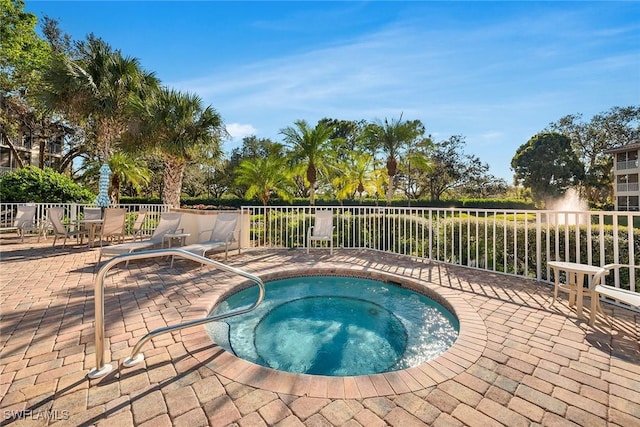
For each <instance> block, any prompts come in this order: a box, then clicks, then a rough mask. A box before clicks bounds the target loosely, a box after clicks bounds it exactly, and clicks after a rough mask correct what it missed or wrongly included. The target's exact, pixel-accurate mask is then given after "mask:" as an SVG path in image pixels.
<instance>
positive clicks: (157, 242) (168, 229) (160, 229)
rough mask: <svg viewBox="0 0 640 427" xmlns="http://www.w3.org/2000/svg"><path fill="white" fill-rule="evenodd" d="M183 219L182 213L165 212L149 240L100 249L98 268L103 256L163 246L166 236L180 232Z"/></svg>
mask: <svg viewBox="0 0 640 427" xmlns="http://www.w3.org/2000/svg"><path fill="white" fill-rule="evenodd" d="M181 218H182V214H181V213H175V212H165V213H163V214H162V215H161V216H160V222H158V226H157V227H156V229H155V230H154V232H153V234H152V235H151V237H150V238H149V239H147V240H140V241H138V242H127V243H122V244H119V245H112V246H105V247H102V248H100V254H99V255H98V262H97V263H96V268H97V267H98V266H99V265H100V260H101V259H102V256H103V255H113V256H116V255H121V254H128V253H131V252H135V251H144V250H149V249H152V248H153V247H155V246H162V243H163V240H164V236H165V234H173V233H175V232H176V230H178V225H179V224H180V219H181ZM127 263H128V262H127Z"/></svg>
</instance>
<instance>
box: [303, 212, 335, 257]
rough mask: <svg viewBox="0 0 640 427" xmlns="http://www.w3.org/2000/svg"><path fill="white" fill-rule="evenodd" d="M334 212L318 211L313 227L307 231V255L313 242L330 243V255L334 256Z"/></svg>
mask: <svg viewBox="0 0 640 427" xmlns="http://www.w3.org/2000/svg"><path fill="white" fill-rule="evenodd" d="M333 229H334V226H333V211H330V210H323V211H316V213H315V219H314V222H313V225H312V226H311V227H309V229H308V230H307V253H309V248H310V247H311V243H312V242H328V245H329V253H330V254H333Z"/></svg>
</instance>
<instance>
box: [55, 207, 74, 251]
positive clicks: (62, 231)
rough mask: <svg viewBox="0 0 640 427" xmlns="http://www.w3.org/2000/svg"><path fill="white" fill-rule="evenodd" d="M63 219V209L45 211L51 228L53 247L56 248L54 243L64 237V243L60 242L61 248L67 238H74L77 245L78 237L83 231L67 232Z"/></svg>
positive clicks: (65, 243)
mask: <svg viewBox="0 0 640 427" xmlns="http://www.w3.org/2000/svg"><path fill="white" fill-rule="evenodd" d="M63 217H64V208H49V209H48V210H47V221H48V222H49V224H51V226H52V227H53V245H52V246H53V247H55V246H56V241H57V240H58V237H64V241H63V242H62V247H63V248H64V247H65V246H66V245H67V239H68V238H69V237H75V238H76V244H77V243H78V237H79V236H80V235H82V233H83V231H81V230H78V229H76V230H69V229H68V228H67V227H66V226H65V225H64V224H63V223H62V218H63Z"/></svg>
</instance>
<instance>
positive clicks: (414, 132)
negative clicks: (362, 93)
mask: <svg viewBox="0 0 640 427" xmlns="http://www.w3.org/2000/svg"><path fill="white" fill-rule="evenodd" d="M423 133H424V126H423V125H422V123H421V122H420V121H419V120H414V121H411V122H409V121H402V115H400V118H399V119H398V120H394V119H391V121H388V120H387V119H386V118H385V119H384V122H380V121H377V122H376V123H372V124H370V125H369V126H367V127H366V128H365V130H364V138H365V140H366V142H367V145H368V147H369V148H371V149H372V150H373V151H374V152H376V151H382V152H383V153H384V154H385V155H386V156H387V175H388V176H389V185H388V186H387V206H391V200H392V199H393V194H394V185H393V184H394V178H395V176H396V175H397V174H398V157H399V156H400V154H401V153H402V150H403V148H404V147H405V146H406V145H407V144H409V143H410V142H411V141H413V140H414V139H416V138H417V137H418V136H420V135H422V134H423Z"/></svg>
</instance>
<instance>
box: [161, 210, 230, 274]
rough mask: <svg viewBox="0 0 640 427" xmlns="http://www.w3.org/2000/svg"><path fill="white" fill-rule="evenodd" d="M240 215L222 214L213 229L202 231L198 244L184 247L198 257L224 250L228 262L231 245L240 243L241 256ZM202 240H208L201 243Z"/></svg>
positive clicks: (217, 218) (217, 216)
mask: <svg viewBox="0 0 640 427" xmlns="http://www.w3.org/2000/svg"><path fill="white" fill-rule="evenodd" d="M239 217H240V214H239V213H237V212H222V213H219V214H218V215H216V216H215V222H214V223H213V229H209V230H202V231H201V232H200V233H198V243H193V244H191V245H187V246H183V247H181V248H180V249H183V250H185V251H187V252H191V253H194V254H196V255H200V256H205V254H206V253H207V252H209V251H212V250H214V249H219V248H224V259H225V261H226V259H227V256H228V254H229V245H230V244H231V243H233V242H237V243H238V254H240V238H239V234H240V230H239V229H238V218H239ZM201 239H206V240H203V241H201ZM171 266H172V267H173V256H172V257H171Z"/></svg>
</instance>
